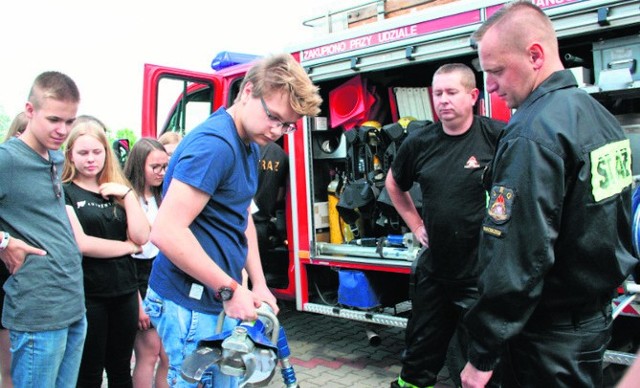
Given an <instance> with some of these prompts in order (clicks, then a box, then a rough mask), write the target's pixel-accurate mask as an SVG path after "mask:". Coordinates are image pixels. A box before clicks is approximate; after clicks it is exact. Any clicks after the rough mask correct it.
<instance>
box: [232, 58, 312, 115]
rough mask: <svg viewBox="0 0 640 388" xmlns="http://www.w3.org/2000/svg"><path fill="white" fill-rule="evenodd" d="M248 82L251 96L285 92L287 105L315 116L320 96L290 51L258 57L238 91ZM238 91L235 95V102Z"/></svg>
mask: <svg viewBox="0 0 640 388" xmlns="http://www.w3.org/2000/svg"><path fill="white" fill-rule="evenodd" d="M248 82H251V83H252V84H253V91H252V96H253V97H256V98H257V97H263V96H269V95H270V94H272V93H274V92H285V93H287V95H288V96H289V104H290V105H291V108H292V109H293V110H294V111H295V112H296V113H297V114H299V115H302V116H317V115H318V113H320V104H321V103H322V98H321V97H320V95H319V93H318V87H317V86H316V85H314V84H313V82H311V79H310V78H309V76H308V75H307V73H306V72H305V71H304V69H303V68H302V66H301V65H300V64H299V63H298V62H297V61H296V60H295V58H293V56H292V55H291V54H287V53H284V54H278V55H273V56H270V57H267V58H263V59H261V60H260V61H259V62H257V63H256V64H255V65H254V66H253V67H252V68H251V69H249V71H248V72H247V74H246V76H245V77H244V80H243V81H242V84H241V85H240V90H244V86H245V85H246V84H247V83H248ZM239 99H240V94H238V97H237V98H236V102H237V101H239Z"/></svg>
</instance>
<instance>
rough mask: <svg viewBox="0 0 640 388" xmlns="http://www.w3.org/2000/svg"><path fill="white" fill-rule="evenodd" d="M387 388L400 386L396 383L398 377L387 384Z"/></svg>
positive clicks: (399, 387) (398, 387)
mask: <svg viewBox="0 0 640 388" xmlns="http://www.w3.org/2000/svg"><path fill="white" fill-rule="evenodd" d="M389 388H402V387H401V386H400V384H398V379H395V380H393V381H392V382H391V384H389Z"/></svg>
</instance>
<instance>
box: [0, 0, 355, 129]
mask: <svg viewBox="0 0 640 388" xmlns="http://www.w3.org/2000/svg"><path fill="white" fill-rule="evenodd" d="M363 2H365V1H364V0H362V1H359V2H358V3H363ZM344 3H345V2H344V1H340V2H338V1H336V0H268V1H265V0H208V1H205V0H181V1H168V0H126V1H125V0H110V1H100V2H98V1H92V0H28V1H19V0H2V1H0V69H2V70H1V71H0V113H2V112H4V113H6V114H7V115H9V116H10V117H11V118H13V116H14V115H16V114H17V113H19V112H20V111H22V110H23V108H24V102H25V101H26V98H27V94H28V91H29V88H30V86H31V83H32V82H33V79H34V78H35V77H36V76H37V75H38V74H40V73H41V72H43V71H47V70H57V71H61V72H63V73H66V74H68V75H69V76H71V78H73V79H74V80H75V81H76V83H77V84H78V87H79V89H80V94H81V99H82V101H81V103H80V110H79V113H80V114H92V115H94V116H97V117H98V118H100V119H102V120H103V121H104V122H105V123H106V124H107V126H108V127H110V128H111V129H113V130H118V129H121V128H125V127H126V128H131V129H132V130H134V131H135V132H136V133H139V130H140V115H141V113H140V112H141V109H142V108H141V99H142V73H143V66H144V63H153V64H158V65H166V66H172V67H179V68H185V69H190V70H197V71H202V72H211V68H210V63H211V59H212V58H213V57H214V56H215V55H216V54H217V53H218V52H220V51H237V52H245V53H251V54H259V55H265V54H270V53H275V52H280V51H283V50H285V49H286V48H287V47H291V46H292V45H298V44H300V42H301V41H305V40H310V39H312V36H313V33H314V32H313V30H312V29H309V28H307V27H303V26H302V21H303V20H305V19H310V18H312V17H315V16H319V15H321V14H322V13H323V12H324V11H325V10H326V9H327V8H331V9H339V8H340V7H341V6H340V5H337V4H344ZM315 34H316V35H317V34H318V32H317V31H316V32H315ZM313 39H315V38H313Z"/></svg>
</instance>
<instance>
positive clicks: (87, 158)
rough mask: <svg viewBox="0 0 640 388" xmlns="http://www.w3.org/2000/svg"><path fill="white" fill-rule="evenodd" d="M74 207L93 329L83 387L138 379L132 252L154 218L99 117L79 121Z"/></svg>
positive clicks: (70, 156) (72, 137) (69, 184)
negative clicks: (134, 366)
mask: <svg viewBox="0 0 640 388" xmlns="http://www.w3.org/2000/svg"><path fill="white" fill-rule="evenodd" d="M62 181H63V182H64V195H65V202H66V204H67V213H68V214H69V219H70V221H71V226H72V228H73V232H74V235H75V238H76V241H77V243H78V246H79V247H80V250H81V251H82V255H83V259H82V267H83V271H84V289H85V302H86V307H87V323H88V326H87V337H86V341H85V345H84V351H83V354H82V362H81V365H80V373H79V376H78V387H91V388H93V387H95V388H99V387H100V386H101V385H102V375H103V371H104V370H105V369H106V372H107V378H108V380H109V385H110V386H118V387H131V386H132V380H131V354H132V351H133V341H134V339H135V336H136V329H137V326H138V288H137V282H136V271H135V266H134V263H133V259H132V258H131V254H134V253H137V252H140V250H141V245H143V244H145V243H146V242H147V240H148V238H149V232H150V226H149V222H148V221H147V219H146V217H145V215H144V212H143V210H142V208H141V206H140V203H139V202H138V198H137V195H136V193H135V191H133V189H132V187H131V184H130V183H129V182H128V181H127V179H126V178H125V177H124V175H123V174H122V171H121V170H120V166H119V164H118V161H117V160H116V158H115V156H114V154H113V151H111V148H110V147H109V143H108V140H107V137H106V135H105V128H104V127H103V126H102V125H101V123H100V121H98V120H97V119H91V118H89V119H85V120H82V121H81V122H78V123H76V124H74V126H73V128H72V130H71V133H70V134H69V139H68V142H67V147H66V150H65V167H64V171H63V173H62Z"/></svg>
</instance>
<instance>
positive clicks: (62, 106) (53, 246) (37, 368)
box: [0, 72, 86, 387]
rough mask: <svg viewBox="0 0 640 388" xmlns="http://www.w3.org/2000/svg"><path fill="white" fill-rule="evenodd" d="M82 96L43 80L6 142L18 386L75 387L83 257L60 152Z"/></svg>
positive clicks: (1, 168) (10, 310)
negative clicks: (22, 125)
mask: <svg viewBox="0 0 640 388" xmlns="http://www.w3.org/2000/svg"><path fill="white" fill-rule="evenodd" d="M79 101H80V95H79V92H78V88H77V87H76V85H75V83H74V82H73V80H71V78H69V77H68V76H66V75H64V74H62V73H58V72H45V73H42V74H41V75H39V76H38V77H37V78H36V80H35V82H34V84H33V86H32V88H31V92H30V93H29V100H28V101H27V103H26V105H25V113H26V115H27V118H28V119H29V122H28V124H27V128H26V129H25V131H24V133H23V134H22V135H20V137H19V138H15V139H11V140H9V141H8V142H6V143H4V144H2V145H0V182H1V183H0V231H1V232H0V233H1V236H0V259H1V260H2V261H3V262H4V264H5V265H6V266H7V268H8V269H9V272H10V273H11V276H10V277H9V279H8V280H7V281H6V283H5V285H4V289H5V291H6V297H5V305H4V312H3V316H2V324H3V325H4V326H5V327H7V328H8V329H9V330H10V339H11V348H12V358H13V360H12V363H11V377H12V379H13V383H14V384H15V386H18V387H24V386H37V387H69V386H75V382H76V380H77V376H78V369H79V365H80V358H81V356H82V348H83V345H84V338H85V335H86V319H85V306H84V290H83V284H82V267H81V260H82V255H81V254H80V251H79V249H78V247H77V245H76V242H75V239H74V236H73V233H72V230H71V226H70V223H69V219H68V216H67V213H66V210H65V205H64V196H63V195H62V188H61V184H60V173H61V172H62V164H63V161H64V158H63V156H62V153H61V152H60V151H58V149H59V148H60V146H61V145H62V144H63V143H64V141H65V140H66V138H67V135H68V133H69V129H70V126H71V124H72V123H73V121H74V120H75V117H76V113H77V110H78V104H79Z"/></svg>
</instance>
